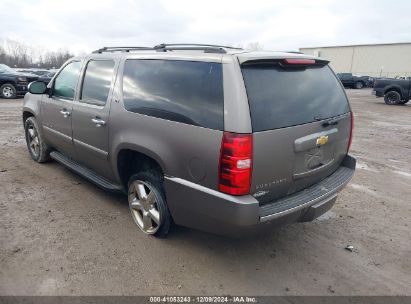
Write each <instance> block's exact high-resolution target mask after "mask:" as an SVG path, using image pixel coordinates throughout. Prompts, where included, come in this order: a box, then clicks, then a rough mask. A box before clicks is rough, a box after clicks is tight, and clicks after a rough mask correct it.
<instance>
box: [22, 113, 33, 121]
mask: <svg viewBox="0 0 411 304" xmlns="http://www.w3.org/2000/svg"><path fill="white" fill-rule="evenodd" d="M31 116H34V115H33V113H31V112H29V111H24V112H23V123H25V122H26V120H27V118H29V117H31Z"/></svg>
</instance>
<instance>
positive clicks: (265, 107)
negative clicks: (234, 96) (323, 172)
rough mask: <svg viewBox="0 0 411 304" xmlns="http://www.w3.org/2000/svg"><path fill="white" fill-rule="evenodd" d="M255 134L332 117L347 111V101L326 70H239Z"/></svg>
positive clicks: (257, 67)
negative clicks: (241, 73) (242, 78)
mask: <svg viewBox="0 0 411 304" xmlns="http://www.w3.org/2000/svg"><path fill="white" fill-rule="evenodd" d="M242 72H243V77H244V81H245V85H246V90H247V95H248V100H249V104H250V112H251V119H252V125H253V130H254V131H263V130H271V129H277V128H284V127H289V126H294V125H300V124H304V123H309V122H313V121H315V120H320V119H325V118H329V117H334V116H337V115H340V114H343V113H346V112H348V111H349V106H348V102H347V98H346V97H345V94H344V91H343V89H342V88H341V85H340V84H339V82H338V80H337V79H336V77H335V76H334V74H333V73H332V71H331V69H330V68H329V67H328V66H323V67H310V68H307V69H283V68H281V67H279V66H275V65H272V64H270V65H246V66H243V67H242Z"/></svg>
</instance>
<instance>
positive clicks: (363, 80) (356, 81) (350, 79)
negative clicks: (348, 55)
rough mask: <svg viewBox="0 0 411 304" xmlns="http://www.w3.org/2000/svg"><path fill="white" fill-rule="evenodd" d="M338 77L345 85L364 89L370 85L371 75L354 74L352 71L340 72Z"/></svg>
mask: <svg viewBox="0 0 411 304" xmlns="http://www.w3.org/2000/svg"><path fill="white" fill-rule="evenodd" d="M337 76H338V78H339V79H340V81H341V83H342V84H343V85H344V86H345V87H350V88H354V89H362V88H364V87H367V86H368V83H369V82H370V77H369V76H354V75H353V74H352V73H338V74H337Z"/></svg>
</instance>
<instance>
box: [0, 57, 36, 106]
mask: <svg viewBox="0 0 411 304" xmlns="http://www.w3.org/2000/svg"><path fill="white" fill-rule="evenodd" d="M37 79H38V76H36V75H33V74H28V73H20V72H17V71H15V70H13V69H12V68H10V67H9V66H7V65H5V64H0V97H2V98H16V97H17V96H19V95H24V94H26V92H27V86H28V84H29V83H30V82H32V81H36V80H37Z"/></svg>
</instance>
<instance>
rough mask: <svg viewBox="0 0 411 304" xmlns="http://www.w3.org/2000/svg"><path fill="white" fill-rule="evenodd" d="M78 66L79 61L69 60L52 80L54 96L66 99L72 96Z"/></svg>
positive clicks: (77, 75) (79, 65)
mask: <svg viewBox="0 0 411 304" xmlns="http://www.w3.org/2000/svg"><path fill="white" fill-rule="evenodd" d="M80 67H81V64H80V61H75V62H71V63H69V64H68V65H66V66H65V67H64V69H63V70H62V71H61V72H60V74H58V76H57V77H56V80H55V81H54V89H53V95H54V96H57V97H63V98H67V99H73V98H74V92H75V90H76V85H77V81H78V77H79V73H80Z"/></svg>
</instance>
